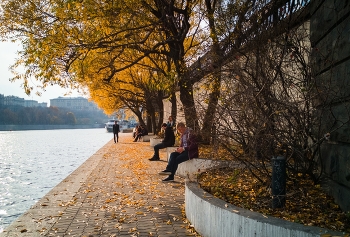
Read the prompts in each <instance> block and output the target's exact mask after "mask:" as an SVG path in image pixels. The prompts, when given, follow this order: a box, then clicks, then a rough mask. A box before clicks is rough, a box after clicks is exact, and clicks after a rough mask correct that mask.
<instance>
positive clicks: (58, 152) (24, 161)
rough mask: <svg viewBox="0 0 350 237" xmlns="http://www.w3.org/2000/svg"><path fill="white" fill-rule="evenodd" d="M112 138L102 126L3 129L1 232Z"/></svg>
mask: <svg viewBox="0 0 350 237" xmlns="http://www.w3.org/2000/svg"><path fill="white" fill-rule="evenodd" d="M112 138H113V135H112V134H111V133H107V132H106V130H105V129H103V128H98V129H63V130H31V131H0V232H2V231H3V229H4V228H6V226H8V225H9V224H10V223H11V222H12V221H14V220H15V219H17V218H18V217H19V216H20V215H22V214H23V213H24V212H25V211H27V210H28V209H29V208H30V207H31V206H32V205H34V204H35V203H36V202H37V201H38V200H40V199H41V198H42V197H43V196H44V195H45V194H46V193H48V192H49V191H50V190H51V189H52V188H53V187H55V186H56V185H57V184H59V183H60V182H61V181H62V180H63V179H64V178H66V177H67V176H68V175H69V174H70V173H72V172H73V171H74V170H75V169H76V168H78V167H79V166H80V165H81V164H82V163H83V162H84V161H86V160H87V159H88V158H89V157H90V156H91V155H93V154H94V153H95V152H96V151H98V150H99V149H100V148H101V147H102V146H103V145H105V144H106V143H107V142H108V141H110V140H111V139H112Z"/></svg>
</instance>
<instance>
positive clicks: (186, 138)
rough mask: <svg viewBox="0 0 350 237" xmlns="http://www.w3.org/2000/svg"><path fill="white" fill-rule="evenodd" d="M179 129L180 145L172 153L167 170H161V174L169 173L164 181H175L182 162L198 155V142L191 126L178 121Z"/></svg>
mask: <svg viewBox="0 0 350 237" xmlns="http://www.w3.org/2000/svg"><path fill="white" fill-rule="evenodd" d="M176 128H177V130H178V131H179V133H180V134H181V137H180V141H181V142H180V146H179V147H178V148H177V149H176V150H175V152H172V153H171V154H170V158H169V161H168V165H167V167H166V169H165V170H163V171H161V172H160V173H159V174H160V175H169V176H168V177H167V178H166V179H163V182H172V181H174V176H175V173H176V170H177V167H178V165H179V164H180V163H182V162H185V161H187V160H190V159H192V158H195V157H198V153H199V152H198V143H197V139H196V135H195V134H194V131H193V130H192V129H191V128H188V127H186V126H185V124H184V123H178V124H177V126H176Z"/></svg>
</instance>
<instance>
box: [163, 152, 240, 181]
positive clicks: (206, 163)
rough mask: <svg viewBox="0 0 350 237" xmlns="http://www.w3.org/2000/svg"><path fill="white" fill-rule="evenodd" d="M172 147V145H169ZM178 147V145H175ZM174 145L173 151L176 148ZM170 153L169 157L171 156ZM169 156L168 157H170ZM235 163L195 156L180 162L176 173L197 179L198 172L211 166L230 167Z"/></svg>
mask: <svg viewBox="0 0 350 237" xmlns="http://www.w3.org/2000/svg"><path fill="white" fill-rule="evenodd" d="M168 148H170V147H168ZM175 148H176V147H175ZM175 148H174V147H172V150H171V152H173V151H174V150H175ZM167 152H168V150H167ZM171 152H170V153H171ZM170 153H169V157H170ZM169 157H168V159H169ZM232 165H234V164H233V163H232V162H228V161H218V160H210V159H201V158H193V159H192V160H188V161H185V162H183V163H181V164H179V166H178V168H177V171H176V174H177V175H179V176H182V177H186V178H188V179H190V180H191V181H196V180H197V178H196V177H197V174H199V173H201V172H204V171H205V170H207V169H211V168H220V167H228V166H232Z"/></svg>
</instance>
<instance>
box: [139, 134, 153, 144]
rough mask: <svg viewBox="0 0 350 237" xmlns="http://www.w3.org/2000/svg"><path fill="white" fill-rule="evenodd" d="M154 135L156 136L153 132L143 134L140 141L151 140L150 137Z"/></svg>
mask: <svg viewBox="0 0 350 237" xmlns="http://www.w3.org/2000/svg"><path fill="white" fill-rule="evenodd" d="M154 137H156V136H155V135H153V134H148V135H144V136H142V141H143V142H149V141H150V140H151V138H154Z"/></svg>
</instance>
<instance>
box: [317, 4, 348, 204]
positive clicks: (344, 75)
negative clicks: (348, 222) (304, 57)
mask: <svg viewBox="0 0 350 237" xmlns="http://www.w3.org/2000/svg"><path fill="white" fill-rule="evenodd" d="M311 4H312V5H311V6H312V9H311V19H310V34H311V38H310V39H311V45H312V49H313V52H312V62H313V64H312V70H313V75H314V76H315V79H316V80H315V83H316V88H317V89H318V93H320V97H319V98H318V100H316V101H317V104H316V105H317V109H318V112H319V116H320V118H321V120H322V121H321V124H320V127H318V128H317V132H321V135H322V134H323V133H324V134H327V133H329V134H330V136H329V138H328V137H327V140H326V141H325V142H324V143H323V144H322V147H321V160H322V167H323V168H324V171H325V172H326V175H327V176H328V177H330V180H331V181H329V185H328V188H329V192H330V194H332V196H334V197H335V199H336V201H337V203H338V204H339V205H340V206H341V207H342V209H343V210H347V211H349V210H350V202H349V200H350V132H349V131H350V124H349V120H350V100H349V99H350V2H349V1H345V0H342V1H334V0H314V1H312V2H311Z"/></svg>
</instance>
